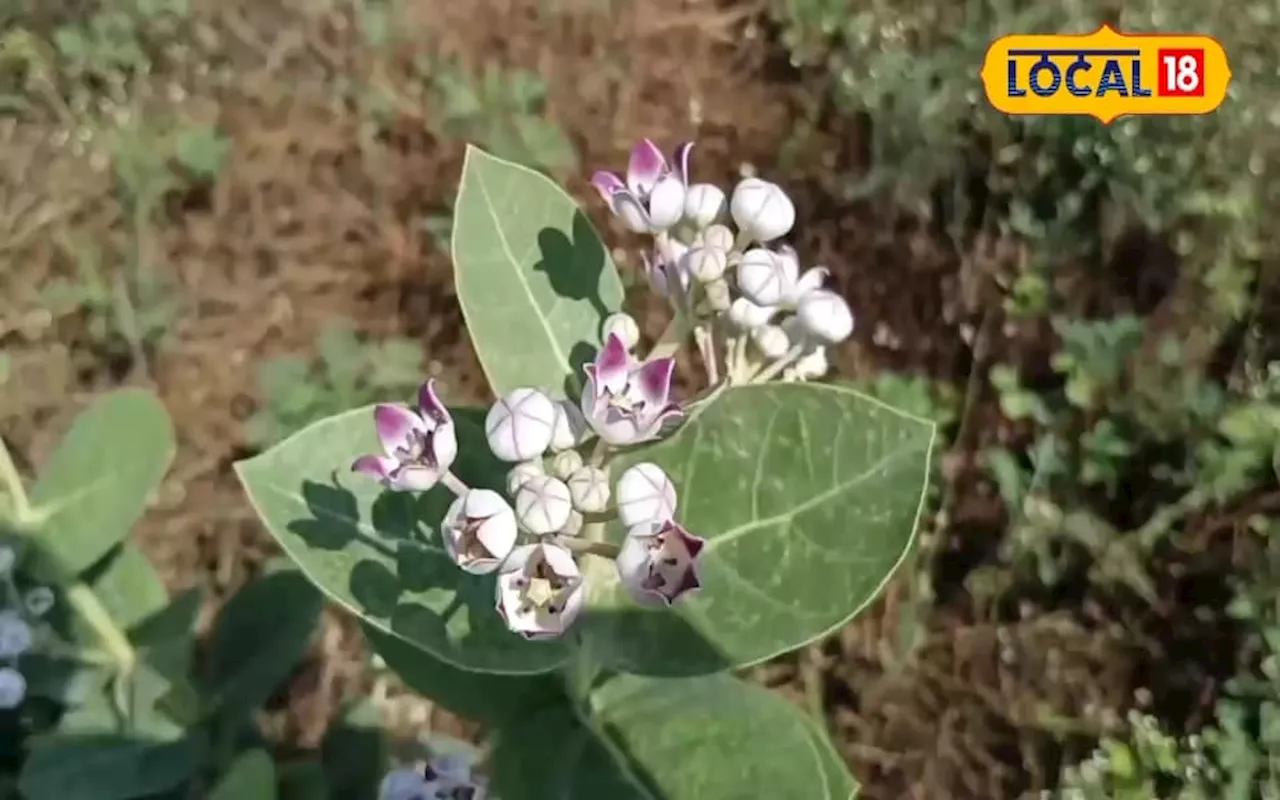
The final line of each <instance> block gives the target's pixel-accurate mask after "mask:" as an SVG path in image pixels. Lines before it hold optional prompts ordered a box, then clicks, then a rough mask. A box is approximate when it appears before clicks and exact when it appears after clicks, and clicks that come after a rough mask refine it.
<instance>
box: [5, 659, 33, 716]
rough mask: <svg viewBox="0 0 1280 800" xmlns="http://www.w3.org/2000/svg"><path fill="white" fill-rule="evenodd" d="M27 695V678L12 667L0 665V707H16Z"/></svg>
mask: <svg viewBox="0 0 1280 800" xmlns="http://www.w3.org/2000/svg"><path fill="white" fill-rule="evenodd" d="M26 696H27V679H26V678H24V677H22V673H21V672H18V671H17V670H16V669H14V668H13V667H0V709H11V708H17V707H18V706H19V705H21V703H22V699H23V698H24V697H26Z"/></svg>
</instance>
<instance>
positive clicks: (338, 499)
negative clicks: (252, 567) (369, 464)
mask: <svg viewBox="0 0 1280 800" xmlns="http://www.w3.org/2000/svg"><path fill="white" fill-rule="evenodd" d="M452 413H453V418H454V422H455V424H456V427H457V433H458V442H459V448H458V452H459V457H458V460H457V462H455V464H454V467H453V471H454V472H455V473H457V474H458V475H459V476H460V477H461V478H462V479H463V480H465V481H466V482H467V483H468V484H469V485H471V486H477V487H488V488H493V489H501V488H502V486H503V483H504V482H505V478H504V476H505V474H506V471H507V465H505V464H502V463H501V462H499V461H497V460H496V459H494V458H493V456H492V455H491V454H490V453H489V448H488V445H487V444H486V442H485V437H484V413H485V412H484V411H482V410H479V409H454V410H453V412H452ZM378 450H379V445H378V440H377V437H376V435H375V434H374V426H373V409H372V408H371V407H368V408H362V409H356V410H353V411H349V412H346V413H344V414H338V415H337V416H333V417H330V418H328V419H325V420H321V421H320V422H317V423H315V424H313V425H311V426H309V427H307V428H306V429H304V430H302V431H300V432H298V433H296V434H294V435H293V436H291V437H289V438H288V439H287V440H285V441H284V442H282V443H280V444H278V445H276V446H275V447H273V448H272V449H270V450H268V451H266V452H265V453H262V454H261V455H258V456H256V457H254V458H251V459H249V460H246V461H240V462H237V464H236V472H237V474H238V475H239V477H240V482H241V483H242V484H243V485H244V487H245V491H246V492H247V493H248V495H249V499H250V502H252V504H253V506H254V508H255V509H256V510H257V512H258V515H259V516H260V517H261V518H262V520H263V522H264V523H265V524H266V526H267V530H269V531H270V532H271V535H272V536H274V537H275V539H276V541H278V542H279V543H280V546H281V547H282V548H283V549H284V551H285V553H287V554H288V555H289V557H290V558H292V559H293V560H294V561H295V562H296V563H297V564H298V566H299V568H300V569H301V570H302V572H303V573H305V574H306V576H307V577H308V578H309V579H310V580H311V582H312V583H314V584H315V585H316V586H318V587H320V588H321V589H322V590H323V591H324V592H325V594H327V595H328V596H329V597H330V598H331V599H333V600H334V601H335V602H337V603H339V604H341V605H342V606H344V607H346V608H347V609H349V610H350V611H352V612H353V613H355V614H357V615H358V616H359V617H360V618H361V619H363V620H364V621H365V622H367V623H368V624H370V625H372V626H373V627H374V628H377V629H378V630H381V631H384V632H387V633H391V634H394V635H396V636H398V637H400V638H401V639H403V640H404V641H406V642H409V643H410V644H413V645H415V646H417V647H418V648H420V649H422V650H424V651H425V652H426V653H428V654H429V655H431V656H432V657H434V658H436V659H437V660H439V661H442V662H444V663H445V664H449V665H452V666H455V667H457V668H459V669H464V670H469V671H476V672H493V673H505V674H511V675H520V674H532V673H538V672H546V671H549V670H553V669H555V668H556V667H557V666H559V665H560V664H562V663H563V662H564V661H565V659H566V658H567V654H568V650H567V645H566V644H565V643H564V642H560V641H554V642H527V641H525V640H524V639H522V638H520V637H519V636H516V635H515V634H513V633H511V632H510V631H508V630H507V629H506V626H505V625H503V623H502V620H501V619H500V618H499V617H498V614H497V613H496V612H495V611H494V600H493V597H494V577H493V576H492V575H488V576H475V575H469V574H467V573H464V572H463V571H462V570H460V569H458V568H457V566H456V565H455V564H454V563H453V561H451V560H450V559H449V557H448V555H447V554H446V553H445V552H444V549H443V547H442V545H441V544H440V541H439V536H438V532H437V531H436V530H435V526H436V525H437V523H438V522H439V520H440V519H441V517H443V515H444V511H445V509H446V508H447V507H448V504H449V503H450V502H451V501H452V495H451V494H450V493H449V491H448V490H447V489H445V488H444V487H443V486H437V487H435V488H434V489H432V490H431V491H429V492H426V493H423V494H422V495H419V496H415V495H413V494H410V493H405V492H389V491H384V490H383V489H382V487H381V486H379V485H378V484H377V482H376V481H373V480H371V479H369V478H367V477H365V476H363V475H358V474H352V473H351V472H350V465H351V462H352V461H353V460H354V459H355V458H356V457H357V456H359V455H360V454H362V453H372V452H377V451H378Z"/></svg>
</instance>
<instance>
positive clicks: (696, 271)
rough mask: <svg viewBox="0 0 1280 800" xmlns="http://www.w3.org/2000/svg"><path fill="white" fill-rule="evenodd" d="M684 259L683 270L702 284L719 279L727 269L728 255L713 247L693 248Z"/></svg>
mask: <svg viewBox="0 0 1280 800" xmlns="http://www.w3.org/2000/svg"><path fill="white" fill-rule="evenodd" d="M684 259H685V262H684V265H685V268H686V269H688V270H689V272H690V273H691V274H692V275H693V277H695V278H697V279H698V280H699V281H701V282H702V283H709V282H710V281H714V280H717V279H719V278H720V276H722V275H724V271H725V270H726V269H728V267H729V255H728V254H727V253H726V252H725V251H723V250H719V249H716V248H714V247H695V248H693V249H691V250H690V251H689V252H688V253H686V254H685V256H684Z"/></svg>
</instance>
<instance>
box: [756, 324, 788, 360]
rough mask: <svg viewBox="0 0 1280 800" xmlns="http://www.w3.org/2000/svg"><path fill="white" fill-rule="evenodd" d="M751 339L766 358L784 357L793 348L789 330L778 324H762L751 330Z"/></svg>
mask: <svg viewBox="0 0 1280 800" xmlns="http://www.w3.org/2000/svg"><path fill="white" fill-rule="evenodd" d="M751 340H752V341H754V342H755V343H756V347H758V348H760V352H761V353H763V354H764V356H765V358H782V357H783V356H784V355H786V353H787V350H789V349H791V340H790V339H789V338H788V337H787V332H786V331H784V330H783V329H782V328H780V327H778V326H777V325H761V326H760V327H758V328H756V329H755V330H753V331H751Z"/></svg>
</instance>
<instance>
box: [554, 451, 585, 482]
mask: <svg viewBox="0 0 1280 800" xmlns="http://www.w3.org/2000/svg"><path fill="white" fill-rule="evenodd" d="M581 466H582V456H581V455H580V454H579V453H578V451H577V450H565V451H563V452H560V453H556V454H555V455H554V456H553V457H552V458H551V474H552V475H555V476H556V477H557V478H559V479H560V480H568V479H569V476H570V475H572V474H573V473H574V471H575V470H577V469H578V467H581Z"/></svg>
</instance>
